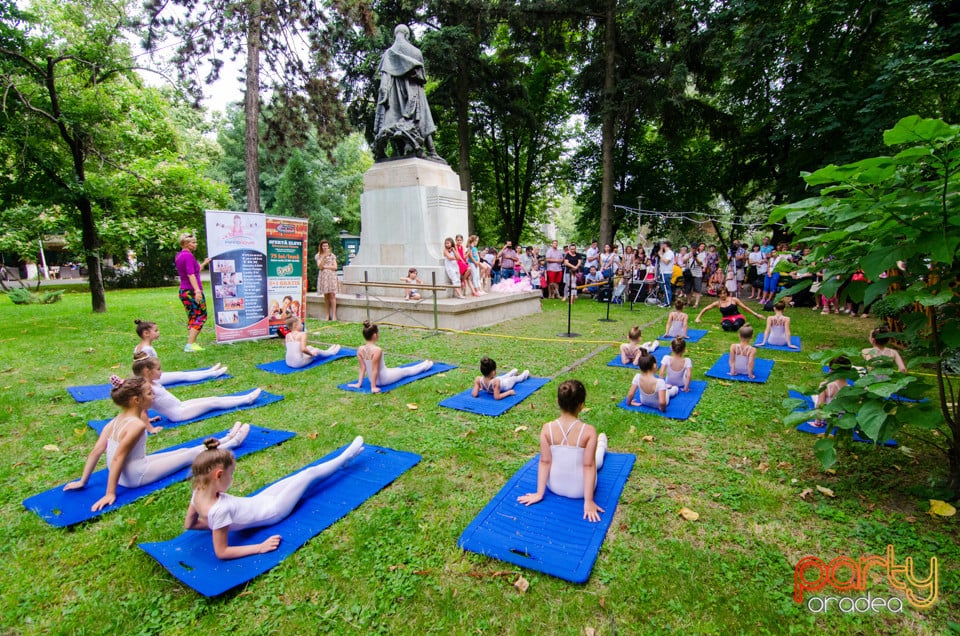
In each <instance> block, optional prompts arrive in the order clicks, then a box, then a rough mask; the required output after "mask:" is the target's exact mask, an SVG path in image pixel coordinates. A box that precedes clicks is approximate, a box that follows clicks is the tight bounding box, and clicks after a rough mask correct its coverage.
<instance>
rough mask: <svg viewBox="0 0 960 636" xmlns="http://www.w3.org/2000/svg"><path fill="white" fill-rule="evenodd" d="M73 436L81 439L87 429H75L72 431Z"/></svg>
mask: <svg viewBox="0 0 960 636" xmlns="http://www.w3.org/2000/svg"><path fill="white" fill-rule="evenodd" d="M73 434H74V435H76V436H77V437H83V436H84V435H86V434H87V429H85V428H75V429H73Z"/></svg>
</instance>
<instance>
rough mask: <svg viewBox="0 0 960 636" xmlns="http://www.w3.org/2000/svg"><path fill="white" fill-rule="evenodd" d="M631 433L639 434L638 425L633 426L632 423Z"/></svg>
mask: <svg viewBox="0 0 960 636" xmlns="http://www.w3.org/2000/svg"><path fill="white" fill-rule="evenodd" d="M630 434H631V435H636V434H637V427H636V426H633V425H632V424H631V425H630Z"/></svg>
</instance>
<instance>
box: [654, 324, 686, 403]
mask: <svg viewBox="0 0 960 636" xmlns="http://www.w3.org/2000/svg"><path fill="white" fill-rule="evenodd" d="M670 351H671V353H672V355H668V356H663V359H662V360H661V361H660V377H661V378H663V379H664V380H665V381H666V383H667V386H678V387H680V390H681V391H683V392H684V393H686V392H687V391H689V390H690V376H691V375H692V374H693V360H691V359H690V358H687V357H686V356H684V355H683V354H685V353H686V352H687V341H686V340H684V339H683V338H680V337H679V336H678V337H676V338H674V339H673V342H671V343H670Z"/></svg>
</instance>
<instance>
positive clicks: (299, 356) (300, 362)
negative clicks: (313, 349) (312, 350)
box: [286, 338, 314, 369]
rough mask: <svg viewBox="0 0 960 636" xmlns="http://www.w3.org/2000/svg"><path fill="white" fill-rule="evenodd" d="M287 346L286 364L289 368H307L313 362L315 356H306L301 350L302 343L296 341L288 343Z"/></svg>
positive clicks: (288, 341) (291, 340)
mask: <svg viewBox="0 0 960 636" xmlns="http://www.w3.org/2000/svg"><path fill="white" fill-rule="evenodd" d="M286 345H287V357H286V363H287V366H288V367H292V368H294V369H299V368H300V367H305V366H307V365H308V364H310V363H311V362H313V360H314V358H313V356H311V355H309V354H306V353H304V352H302V351H301V350H300V342H299V341H297V340H294V339H292V338H291V339H290V340H287V341H286Z"/></svg>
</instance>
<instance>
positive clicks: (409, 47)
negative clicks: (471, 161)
mask: <svg viewBox="0 0 960 636" xmlns="http://www.w3.org/2000/svg"><path fill="white" fill-rule="evenodd" d="M393 34H394V36H395V39H394V41H393V45H392V46H391V47H390V48H389V49H387V50H386V51H385V52H384V54H383V58H382V59H381V60H380V66H379V67H378V68H377V72H379V73H380V92H379V94H378V95H377V112H376V117H375V118H374V121H373V130H374V135H375V139H374V150H373V152H374V158H375V159H376V160H377V161H379V160H382V159H386V158H387V145H388V144H391V145H392V146H393V151H394V152H393V155H394V157H404V156H408V155H415V156H417V157H424V156H427V157H430V158H431V159H440V157H439V155H437V151H436V148H435V147H434V145H433V133H434V132H436V130H437V127H436V125H435V124H434V123H433V116H432V115H431V114H430V106H429V105H427V95H426V93H425V92H424V90H423V87H424V84H426V82H427V75H426V73H425V72H424V69H423V54H422V53H421V52H420V49H418V48H417V47H415V46H414V45H413V44H411V43H410V42H409V40H407V38H408V37H409V36H410V29H408V28H407V26H406V25H404V24H400V25H398V26H397V28H396V29H394V30H393Z"/></svg>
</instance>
